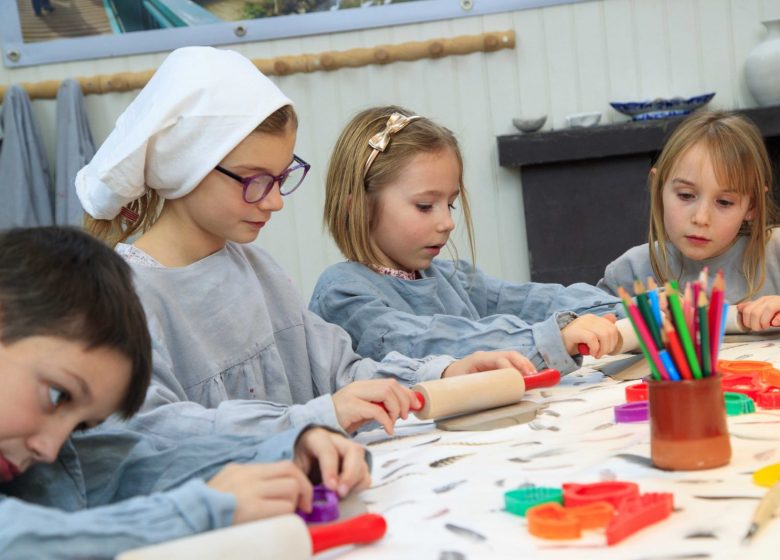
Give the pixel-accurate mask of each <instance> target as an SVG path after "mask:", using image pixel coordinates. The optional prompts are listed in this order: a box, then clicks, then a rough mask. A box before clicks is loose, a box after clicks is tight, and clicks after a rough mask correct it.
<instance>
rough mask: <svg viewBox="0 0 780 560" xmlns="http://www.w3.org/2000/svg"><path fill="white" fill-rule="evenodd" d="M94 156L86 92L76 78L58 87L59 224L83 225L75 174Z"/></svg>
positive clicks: (56, 207)
mask: <svg viewBox="0 0 780 560" xmlns="http://www.w3.org/2000/svg"><path fill="white" fill-rule="evenodd" d="M94 155H95V142H94V140H93V139H92V132H91V131H90V129H89V122H88V121H87V113H86V111H85V110H84V95H83V94H82V93H81V87H80V86H79V83H78V82H77V81H75V80H64V81H63V82H62V84H60V88H59V90H57V159H56V173H57V174H56V179H55V183H54V187H55V196H54V216H55V220H56V222H57V223H58V224H60V225H73V226H80V225H81V222H82V217H83V215H84V209H83V208H82V207H81V203H80V202H79V199H78V197H77V196H76V183H75V181H76V173H78V171H79V169H81V168H82V167H84V166H85V165H86V164H87V163H89V161H90V160H91V159H92V156H94Z"/></svg>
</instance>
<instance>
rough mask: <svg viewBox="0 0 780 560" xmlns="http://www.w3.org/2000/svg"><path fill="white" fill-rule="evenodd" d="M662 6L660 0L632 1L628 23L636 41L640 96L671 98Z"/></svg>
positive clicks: (664, 19) (666, 16)
mask: <svg viewBox="0 0 780 560" xmlns="http://www.w3.org/2000/svg"><path fill="white" fill-rule="evenodd" d="M667 18H668V14H667V13H666V5H665V3H664V2H657V1H653V2H645V1H642V0H638V1H637V0H635V1H634V2H633V18H632V21H631V23H630V25H631V26H632V28H633V30H634V40H635V41H636V44H637V53H638V57H637V63H638V64H639V93H640V96H641V97H642V98H643V99H653V98H655V97H672V96H674V94H675V92H674V91H672V88H671V80H670V74H669V51H668V49H667V48H666V45H667V43H668V37H667V35H666V24H665V22H666V20H667Z"/></svg>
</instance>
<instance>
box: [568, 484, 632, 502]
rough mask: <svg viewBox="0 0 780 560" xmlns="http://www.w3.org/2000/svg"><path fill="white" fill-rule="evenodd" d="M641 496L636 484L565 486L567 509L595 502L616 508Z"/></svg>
mask: <svg viewBox="0 0 780 560" xmlns="http://www.w3.org/2000/svg"><path fill="white" fill-rule="evenodd" d="M638 495H639V486H638V485H637V484H635V483H634V482H621V481H619V480H606V481H603V482H593V483H591V484H571V483H569V484H564V485H563V503H564V504H565V505H566V507H574V506H584V505H586V504H590V503H593V502H609V503H610V504H612V505H613V506H615V507H619V506H620V504H621V503H622V502H623V501H624V500H626V499H628V498H635V497H636V496H638Z"/></svg>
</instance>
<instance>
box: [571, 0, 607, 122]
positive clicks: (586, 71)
mask: <svg viewBox="0 0 780 560" xmlns="http://www.w3.org/2000/svg"><path fill="white" fill-rule="evenodd" d="M572 16H573V18H574V55H575V60H576V70H577V78H578V82H579V85H580V98H579V103H578V106H577V111H579V112H589V113H590V112H599V113H602V117H601V118H602V122H606V119H605V114H606V113H608V112H609V110H610V107H609V105H608V104H607V101H608V97H609V77H608V69H607V65H606V64H604V60H605V59H606V58H607V54H606V49H607V46H606V43H605V40H604V38H605V37H606V36H607V29H606V28H605V27H604V18H603V10H602V6H601V4H599V3H595V2H588V3H585V4H577V5H575V6H573V7H572Z"/></svg>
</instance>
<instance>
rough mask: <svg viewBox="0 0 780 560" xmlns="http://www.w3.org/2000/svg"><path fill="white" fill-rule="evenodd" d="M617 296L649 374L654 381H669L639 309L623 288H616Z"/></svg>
mask: <svg viewBox="0 0 780 560" xmlns="http://www.w3.org/2000/svg"><path fill="white" fill-rule="evenodd" d="M618 295H619V296H620V299H621V301H622V302H623V307H624V308H625V310H626V315H628V317H629V318H630V320H631V326H633V327H634V332H635V333H636V338H637V340H638V341H639V347H640V348H641V349H642V353H643V354H644V355H645V358H646V359H647V363H648V364H650V373H651V375H652V376H653V378H654V379H656V380H658V381H660V380H661V379H669V375H668V374H667V373H666V371H665V370H664V367H663V364H661V358H659V357H658V351H657V350H656V349H655V346H654V344H653V337H652V336H651V335H650V333H649V332H648V331H647V326H646V325H645V323H644V321H643V319H642V314H641V313H639V309H638V308H637V306H636V305H634V304H633V303H632V301H631V296H629V295H628V292H626V290H625V289H624V288H622V287H621V288H618Z"/></svg>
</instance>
